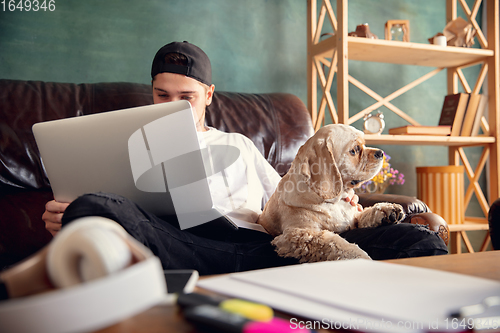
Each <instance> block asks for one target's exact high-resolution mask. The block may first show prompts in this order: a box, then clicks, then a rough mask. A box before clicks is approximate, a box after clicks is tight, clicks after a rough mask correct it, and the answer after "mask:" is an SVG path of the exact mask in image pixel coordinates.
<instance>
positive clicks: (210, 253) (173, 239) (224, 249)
mask: <svg viewBox="0 0 500 333" xmlns="http://www.w3.org/2000/svg"><path fill="white" fill-rule="evenodd" d="M85 216H102V217H106V218H109V219H112V220H114V221H116V222H118V223H119V224H120V225H122V226H123V227H124V228H125V230H127V232H128V233H129V234H131V235H132V236H133V237H134V238H135V239H137V240H138V241H139V242H141V243H143V244H144V245H145V246H147V247H148V248H149V249H151V251H152V252H153V253H154V254H155V255H156V256H158V257H159V258H160V260H161V262H162V265H163V268H164V269H196V270H197V271H198V272H199V273H200V274H201V275H208V274H220V273H229V272H238V271H245V270H252V269H259V268H268V267H276V266H284V265H290V264H296V263H298V261H297V260H296V259H293V258H282V257H279V256H278V255H277V254H276V252H275V251H274V248H273V246H272V245H271V244H270V242H271V240H272V237H271V236H269V235H265V234H262V233H260V232H256V231H244V232H248V233H253V234H255V240H254V241H252V240H250V241H240V242H234V241H233V242H228V241H220V240H213V239H207V238H204V237H200V236H196V235H194V234H191V233H190V232H187V231H181V230H179V229H178V228H176V227H175V226H173V225H172V224H171V223H169V222H167V221H165V220H164V219H161V218H159V217H157V216H154V215H152V214H150V213H148V212H146V211H144V210H142V209H141V208H140V207H138V206H137V205H136V204H135V203H133V202H131V201H130V200H128V199H126V198H123V197H121V196H118V195H114V194H107V193H95V194H87V195H84V196H82V197H80V198H78V199H76V200H75V201H73V203H71V205H70V206H68V208H67V209H66V212H65V213H64V216H63V227H64V226H65V225H66V224H67V223H69V222H71V221H73V220H75V219H77V218H80V217H85ZM238 232H239V231H238ZM250 236H251V235H250ZM341 236H342V237H344V238H345V239H346V240H348V241H349V242H351V243H356V244H358V245H359V246H360V247H361V248H362V249H363V250H365V251H366V252H367V253H368V254H369V255H370V256H371V257H372V258H373V259H396V258H407V257H417V256H430V255H438V254H446V253H448V250H447V247H446V245H445V243H444V242H443V240H442V239H441V238H440V237H439V236H438V235H437V234H436V233H434V232H432V231H429V230H427V229H425V228H423V227H419V226H415V225H412V224H408V223H403V224H397V225H389V226H382V227H378V228H373V229H355V230H350V231H347V232H344V233H342V234H341ZM246 238H247V239H248V237H246Z"/></svg>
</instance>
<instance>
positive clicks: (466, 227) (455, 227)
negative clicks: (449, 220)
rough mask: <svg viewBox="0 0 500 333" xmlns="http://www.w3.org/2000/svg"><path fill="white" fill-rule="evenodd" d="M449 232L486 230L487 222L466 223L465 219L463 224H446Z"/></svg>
mask: <svg viewBox="0 0 500 333" xmlns="http://www.w3.org/2000/svg"><path fill="white" fill-rule="evenodd" d="M448 228H449V229H450V232H460V231H474V230H488V224H480V223H467V219H466V220H465V223H463V224H448Z"/></svg>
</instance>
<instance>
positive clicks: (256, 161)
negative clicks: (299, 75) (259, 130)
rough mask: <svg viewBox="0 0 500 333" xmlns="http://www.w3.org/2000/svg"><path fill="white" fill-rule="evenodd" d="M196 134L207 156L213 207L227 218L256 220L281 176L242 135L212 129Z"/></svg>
mask: <svg viewBox="0 0 500 333" xmlns="http://www.w3.org/2000/svg"><path fill="white" fill-rule="evenodd" d="M198 135H199V137H200V138H201V139H202V140H203V141H204V142H203V141H202V142H201V145H202V147H203V146H204V145H206V147H207V148H208V152H209V155H210V156H211V158H210V159H209V162H208V163H210V164H211V167H212V172H207V176H208V183H209V187H210V192H211V194H212V199H213V201H214V205H215V207H216V208H218V209H219V210H220V211H221V212H222V213H223V214H224V215H227V216H229V217H233V218H237V219H240V220H243V221H246V222H256V221H257V218H258V216H259V215H260V214H261V213H262V209H263V208H264V205H265V203H266V202H267V201H268V200H269V198H270V197H271V195H272V194H273V193H274V191H275V189H276V186H277V185H278V183H279V181H280V180H281V177H280V176H279V174H278V173H277V172H276V170H275V169H274V168H273V167H272V166H271V165H270V164H269V163H268V162H267V160H266V159H265V158H264V156H262V154H261V153H260V151H259V150H258V149H257V147H255V145H254V143H253V142H252V141H251V140H250V139H249V138H247V137H246V136H244V135H242V134H239V133H225V132H221V131H219V130H217V129H215V128H209V129H208V131H206V132H198ZM235 148H236V149H235ZM206 163H207V160H206V159H205V164H206Z"/></svg>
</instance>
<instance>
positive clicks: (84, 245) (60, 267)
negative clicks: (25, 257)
mask: <svg viewBox="0 0 500 333" xmlns="http://www.w3.org/2000/svg"><path fill="white" fill-rule="evenodd" d="M127 237H130V236H129V235H128V234H127V232H126V231H125V230H124V229H123V228H122V227H121V226H119V225H118V224H117V223H115V222H113V221H111V220H108V219H106V218H102V217H84V218H81V219H78V220H77V221H74V222H73V223H71V224H69V225H68V226H67V227H65V228H64V229H62V230H61V232H60V233H59V234H58V235H57V236H56V237H55V238H54V240H53V241H52V244H51V246H50V248H49V251H48V254H47V271H48V274H49V278H50V280H51V281H52V283H53V284H54V286H56V287H58V288H66V287H71V286H74V285H76V284H80V283H82V282H85V281H91V280H95V279H97V278H102V277H104V276H107V275H110V274H113V273H115V272H118V271H120V270H122V269H124V268H125V267H127V266H129V265H130V264H131V263H132V253H131V251H130V248H129V246H128V245H127V243H126V242H125V239H127Z"/></svg>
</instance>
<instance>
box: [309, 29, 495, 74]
mask: <svg viewBox="0 0 500 333" xmlns="http://www.w3.org/2000/svg"><path fill="white" fill-rule="evenodd" d="M347 43H348V45H347V48H348V50H349V51H348V58H349V60H360V61H369V62H383V63H393V64H400V65H417V66H429V67H438V68H445V67H446V68H447V67H462V66H465V65H469V64H473V63H476V62H479V61H484V60H486V58H488V57H492V56H494V52H493V50H483V49H473V48H463V47H453V46H446V47H443V46H438V45H432V44H422V43H408V42H397V41H389V40H384V39H368V38H359V37H347ZM335 47H336V36H332V37H329V38H327V39H325V40H323V41H321V42H319V43H318V44H316V45H313V46H312V49H311V53H312V55H313V56H323V57H327V58H330V57H331V56H332V50H333V49H334V48H335Z"/></svg>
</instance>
